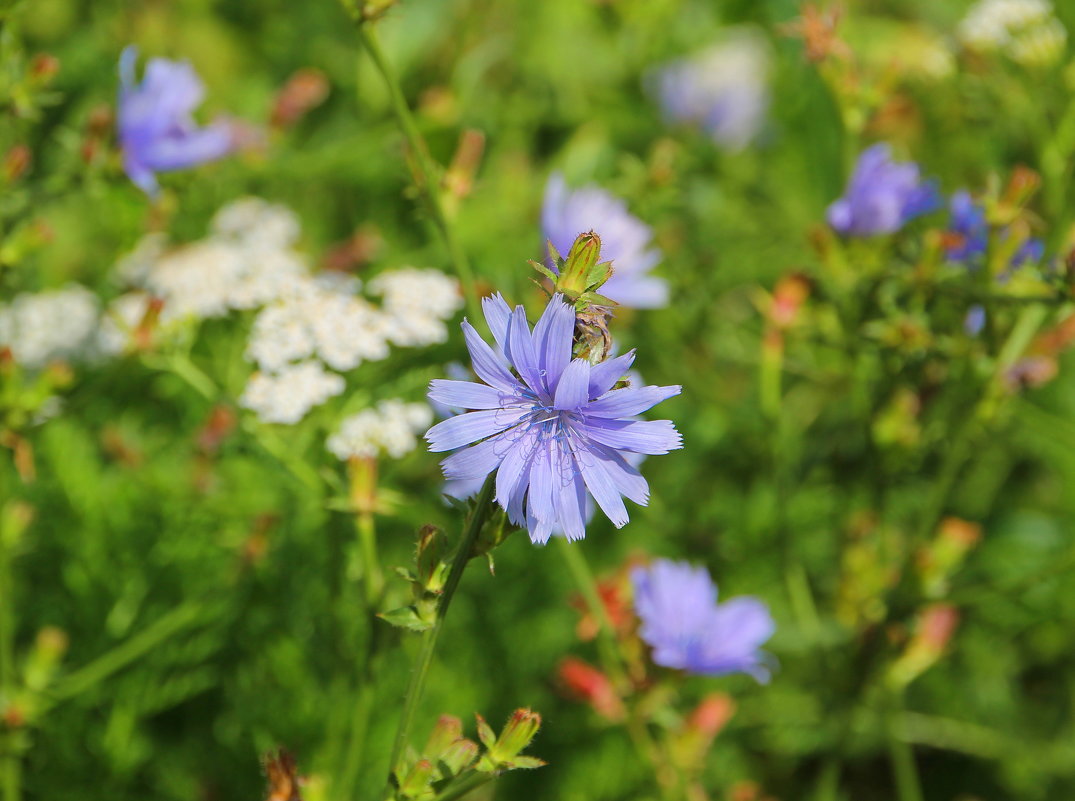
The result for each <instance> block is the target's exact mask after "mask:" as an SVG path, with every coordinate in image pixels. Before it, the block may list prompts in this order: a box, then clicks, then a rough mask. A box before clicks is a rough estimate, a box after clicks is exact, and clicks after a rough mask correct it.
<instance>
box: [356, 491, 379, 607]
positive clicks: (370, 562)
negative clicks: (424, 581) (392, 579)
mask: <svg viewBox="0 0 1075 801" xmlns="http://www.w3.org/2000/svg"><path fill="white" fill-rule="evenodd" d="M355 523H356V526H357V528H358V542H359V547H361V549H362V578H363V584H364V585H365V591H366V606H367V611H368V612H369V614H370V615H374V614H376V613H377V605H378V604H379V603H380V600H381V593H382V592H383V591H384V575H383V574H382V573H381V563H380V561H379V559H378V557H377V531H376V528H375V526H374V520H373V514H372V513H371V512H360V513H359V514H358V516H357V518H356V521H355Z"/></svg>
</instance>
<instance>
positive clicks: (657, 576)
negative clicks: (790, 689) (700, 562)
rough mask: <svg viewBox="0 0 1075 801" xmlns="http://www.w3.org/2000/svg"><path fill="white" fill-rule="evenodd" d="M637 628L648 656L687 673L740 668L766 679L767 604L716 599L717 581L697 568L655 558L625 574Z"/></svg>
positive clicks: (769, 626)
mask: <svg viewBox="0 0 1075 801" xmlns="http://www.w3.org/2000/svg"><path fill="white" fill-rule="evenodd" d="M631 582H632V584H633V585H634V593H635V612H636V613H637V614H638V617H639V619H640V620H641V621H642V627H641V629H640V631H639V633H640V634H641V636H642V639H643V640H645V641H646V643H648V644H649V646H650V647H651V648H652V649H653V661H654V662H655V663H657V664H658V665H663V666H664V667H670V668H677V669H679V670H685V671H687V672H689V673H700V674H704V675H710V676H719V675H723V674H726V673H746V674H748V675H750V676H753V677H754V678H755V679H757V680H758V681H760V682H767V681H768V680H769V664H768V663H769V662H771V658H770V657H769V656H768V654H766V653H764V652H762V651H760V650H759V649H760V648H761V646H762V644H763V643H764V642H765V641H766V640H768V639H769V638H770V637H771V636H772V634H773V631H774V629H775V626H774V624H773V619H772V617H771V616H770V615H769V608H768V607H767V606H766V605H765V603H764V602H762V601H761V600H759V599H757V598H752V597H749V596H744V597H741V598H733V599H732V600H730V601H726V602H724V603H722V604H718V603H717V585H716V584H714V583H713V580H712V579H711V578H710V576H709V573H708V572H707V571H706V569H705V568H703V567H693V566H691V565H690V564H689V563H687V562H673V561H671V560H668V559H658V560H657V561H656V562H654V563H653V564H652V565H650V566H648V567H638V568H635V569H634V570H633V571H632V573H631Z"/></svg>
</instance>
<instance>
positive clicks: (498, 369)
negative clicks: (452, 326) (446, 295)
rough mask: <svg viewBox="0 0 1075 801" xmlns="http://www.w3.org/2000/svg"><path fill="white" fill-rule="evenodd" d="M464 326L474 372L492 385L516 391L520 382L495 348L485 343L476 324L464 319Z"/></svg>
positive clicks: (506, 390)
mask: <svg viewBox="0 0 1075 801" xmlns="http://www.w3.org/2000/svg"><path fill="white" fill-rule="evenodd" d="M462 328H463V338H464V339H465V340H466V343H467V350H468V351H470V361H471V364H473V365H474V372H475V373H477V374H478V378H480V379H481V380H482V381H484V382H485V383H486V384H489V385H490V386H491V387H495V388H496V389H499V390H501V391H503V392H507V393H514V392H515V391H516V390H517V389H518V386H519V382H518V381H516V379H515V377H514V376H513V375H512V374H511V373H510V372H509V371H508V369H507V368H506V367H504V364H503V362H501V360H500V359H499V358H497V355H496V354H495V353H493V349H492V348H490V347H489V346H488V345H486V344H485V341H484V340H483V339H482V338H481V337H480V336H479V335H478V332H477V331H476V330H475V329H474V326H472V325H471V324H470V323H469V322H467V321H466V320H463V323H462Z"/></svg>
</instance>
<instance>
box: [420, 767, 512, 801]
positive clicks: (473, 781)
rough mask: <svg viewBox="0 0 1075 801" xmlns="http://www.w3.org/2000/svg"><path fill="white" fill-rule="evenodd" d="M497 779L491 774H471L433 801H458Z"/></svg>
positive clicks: (450, 785)
mask: <svg viewBox="0 0 1075 801" xmlns="http://www.w3.org/2000/svg"><path fill="white" fill-rule="evenodd" d="M495 778H496V776H494V775H493V774H491V773H477V772H474V773H471V774H469V775H467V776H463V777H461V778H459V779H457V780H456V781H454V782H452V783H451V784H449V785H448V786H447V787H445V788H444V790H443V791H442V792H440V793H438V794H437V796H436V797H435V798H434V799H433V801H457V799H460V798H463V797H464V796H466V795H467V794H468V793H471V792H473V791H474V790H477V789H478V788H479V787H484V786H485V785H486V784H488V783H489V782H491V781H492V780H493V779H495Z"/></svg>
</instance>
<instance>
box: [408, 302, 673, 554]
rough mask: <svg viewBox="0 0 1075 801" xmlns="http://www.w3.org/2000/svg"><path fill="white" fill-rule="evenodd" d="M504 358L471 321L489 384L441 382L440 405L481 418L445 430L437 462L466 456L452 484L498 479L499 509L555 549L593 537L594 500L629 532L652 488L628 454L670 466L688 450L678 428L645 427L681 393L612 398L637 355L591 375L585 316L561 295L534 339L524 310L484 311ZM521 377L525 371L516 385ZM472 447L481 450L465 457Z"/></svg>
mask: <svg viewBox="0 0 1075 801" xmlns="http://www.w3.org/2000/svg"><path fill="white" fill-rule="evenodd" d="M482 305H483V307H484V311H485V319H486V322H488V324H489V328H490V330H491V331H492V332H493V337H494V339H495V340H496V347H495V348H492V347H490V346H489V345H488V344H486V342H485V341H484V340H483V339H482V338H481V337H480V336H479V335H478V332H477V331H476V330H475V329H474V326H472V325H471V324H470V323H469V322H468V321H466V320H464V321H463V334H464V336H465V337H466V342H467V348H468V349H469V351H470V355H471V359H472V360H473V366H474V372H475V373H477V374H478V377H479V378H480V379H481V380H482V381H484V382H485V383H484V384H479V383H476V382H471V381H450V380H446V379H436V380H434V381H433V382H432V383H431V384H430V389H429V398H430V400H431V401H435V402H439V403H443V404H446V405H448V406H458V407H461V408H464V409H474V410H476V411H470V412H467V413H465V414H461V415H458V416H457V417H452V418H449V419H448V420H444V421H443V422H440V423H438V424H437V425H435V426H433V427H432V428H431V429H429V431H428V432H427V433H426V439H427V440H429V443H430V446H429V447H430V450H432V451H450V450H456V449H457V448H461V449H462V450H458V451H457V452H456V453H453V454H452V455H451V456H449V457H448V458H446V459H445V460H444V461H443V462H441V466H442V468H443V470H444V475H445V477H446V478H448V479H450V480H463V481H466V480H477V479H480V478H485V477H486V476H488V475H489V474H490V473H491V472H493V471H494V470H495V471H496V496H495V497H496V501H497V503H499V504H500V505H501V506H502V507H503V508H504V509H505V510H506V511H507V513H508V519H509V520H511V522H512V523H514V524H515V525H519V526H524V525H525V526H526V528H527V530H528V531H529V532H530V539H531V540H532V541H533V542H535V543H545V542H547V541H548V539H549V536H550V535H551V534H552V533H554V531H562V532H563V533H564V534H565V535H566V536H567V538H568V539H571V540H577V539H581V538H582V537H584V536H585V535H586V527H585V523H584V507H585V501H586V497H587V493H589V494H590V495H592V496H593V498H594V500H595V501H596V502H597V505H598V506H599V507H600V509H601V510H602V511H603V512H604V513H605V514H606V515H607V516H608V518H609V519H610V520H611V521H612V522H613V524H615V525H616V527H617V528H619V527H621V526H623V525H624V524H625V523H627V521H628V515H627V509H626V507H625V506H624V503H623V499H622V498H621V496H626V497H627V498H630V499H631V500H632V501H634V502H635V503H638V504H642V505H645V504H646V502H647V501H648V500H649V486H648V485H647V483H646V480H645V479H644V478H643V477H642V475H641V474H640V473H639V472H638V470H636V469H635V468H634V467H632V466H631V465H630V464H629V463H628V461H627V460H626V459H625V458H624V453H627V452H630V453H642V454H659V453H668V451H670V450H673V449H675V448H680V447H682V444H683V441H682V438H681V437H680V435H679V432H678V431H676V429H675V427H674V426H673V425H672V423H671V421H669V420H655V421H648V420H635V419H632V418H633V417H634V416H635V415H638V414H641V413H642V412H644V411H646V410H647V409H649V408H651V407H652V406H654V405H656V404H658V403H660V402H661V401H662V400H665V399H666V398H670V397H672V396H673V395H677V394H679V391H680V387H678V386H669V387H656V386H649V387H639V388H634V387H627V388H624V389H612V387H613V386H615V384H616V382H617V381H619V379H620V378H621V377H622V376H623V374H624V372H626V371H627V369H628V368H630V366H631V363H632V362H633V361H634V352H631V353H627V354H625V355H623V356H619V357H617V358H615V359H609V360H608V361H605V362H601V363H600V364H595V365H591V364H590V363H589V362H588V361H586V360H584V359H574V360H572V358H571V348H572V338H573V332H574V329H575V310H574V308H573V307H572V306H570V305H568V304H567V303H565V302H564V301H563V297H562V296H561V295H555V296H553V298H552V299H551V300H550V301H549V305H548V306H547V307H546V309H545V311H544V313H543V314H542V315H541V319H540V320H538V322H537V324H536V325H535V326H534V329H533V332H532V333H531V330H530V325H529V324H528V323H527V321H526V313H525V311H524V310H523V307H522V306H516V307H515V309H514V311H513V310H512V309H510V308H509V307H508V304H507V303H506V302H505V301H504V299H503V298H502V297H501V296H500V295H499V294H498V295H495V296H494V297H492V298H485V299H484V300H483V301H482ZM511 368H514V370H515V372H514V373H513V372H512V370H511ZM472 443H477V444H474V445H472V447H465V446H468V445H471V444H472Z"/></svg>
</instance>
